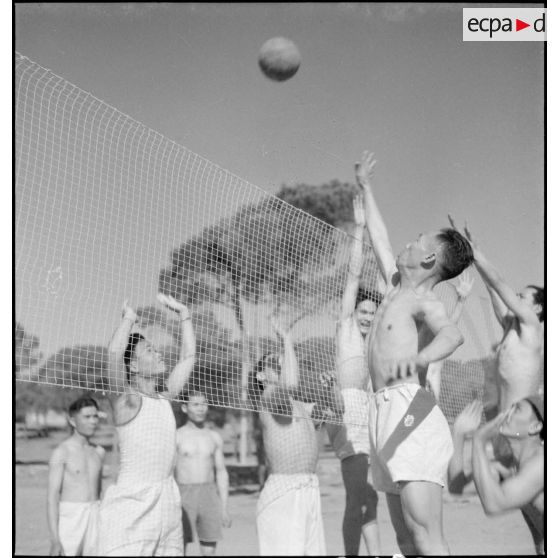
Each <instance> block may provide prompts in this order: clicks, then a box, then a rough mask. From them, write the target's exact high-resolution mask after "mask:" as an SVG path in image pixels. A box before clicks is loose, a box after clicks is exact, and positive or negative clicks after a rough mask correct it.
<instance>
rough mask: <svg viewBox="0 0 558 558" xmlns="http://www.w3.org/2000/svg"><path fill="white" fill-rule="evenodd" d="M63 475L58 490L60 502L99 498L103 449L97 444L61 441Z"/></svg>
mask: <svg viewBox="0 0 558 558" xmlns="http://www.w3.org/2000/svg"><path fill="white" fill-rule="evenodd" d="M60 449H62V450H63V451H62V452H61V455H63V460H64V476H63V478H62V488H61V491H60V501H61V502H92V501H95V500H98V499H99V496H100V487H101V475H102V467H103V456H104V450H103V449H102V448H101V447H99V446H94V445H93V444H90V443H86V444H81V443H79V442H76V441H75V440H74V438H69V439H68V440H66V441H64V442H62V444H61V446H60Z"/></svg>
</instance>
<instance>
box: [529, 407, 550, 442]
mask: <svg viewBox="0 0 558 558" xmlns="http://www.w3.org/2000/svg"><path fill="white" fill-rule="evenodd" d="M525 401H527V403H529V405H530V407H531V409H532V410H533V414H534V415H535V416H536V417H537V420H538V421H539V422H540V423H541V424H542V428H541V430H540V432H539V437H540V439H541V440H542V441H543V442H544V427H545V425H544V418H543V417H542V416H541V412H540V411H539V409H537V406H536V405H535V404H534V403H532V402H531V401H529V398H526V399H525Z"/></svg>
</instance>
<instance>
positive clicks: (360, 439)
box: [325, 196, 382, 556]
mask: <svg viewBox="0 0 558 558" xmlns="http://www.w3.org/2000/svg"><path fill="white" fill-rule="evenodd" d="M353 206H354V216H355V229H354V233H353V240H352V245H351V256H350V261H349V273H348V274H347V281H346V284H345V291H344V293H343V300H342V303H341V315H340V318H339V321H338V323H337V335H336V343H337V347H336V355H337V365H336V376H337V384H338V386H337V387H338V389H339V390H340V395H341V398H342V401H343V403H342V409H343V423H342V424H339V423H337V422H333V421H331V422H327V421H326V422H325V427H326V430H327V433H328V435H329V438H330V441H331V445H332V446H333V450H334V451H335V455H336V456H337V457H338V458H339V459H340V461H341V474H342V476H343V484H344V485H345V495H346V498H345V513H344V515H343V543H344V546H345V554H346V555H347V556H358V552H359V547H360V538H361V534H362V536H363V538H364V542H365V544H366V549H367V550H368V554H369V555H371V556H374V555H377V554H381V553H380V537H379V533H378V520H377V507H378V494H377V493H376V491H375V490H374V489H373V488H372V486H370V484H369V483H368V481H367V477H368V470H369V456H370V437H369V435H368V388H369V385H370V375H369V374H368V367H367V365H366V359H365V346H364V340H365V337H366V335H368V332H369V331H370V326H371V325H372V320H373V319H374V314H375V312H376V307H377V304H378V303H379V302H380V300H381V298H382V297H381V295H379V294H378V293H375V294H372V293H367V292H366V291H364V290H363V289H361V288H360V287H359V283H360V277H361V274H362V266H363V253H362V238H363V234H364V226H365V216H364V206H363V200H362V196H357V197H355V199H354V202H353Z"/></svg>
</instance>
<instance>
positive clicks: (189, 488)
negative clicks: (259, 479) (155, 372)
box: [174, 391, 231, 556]
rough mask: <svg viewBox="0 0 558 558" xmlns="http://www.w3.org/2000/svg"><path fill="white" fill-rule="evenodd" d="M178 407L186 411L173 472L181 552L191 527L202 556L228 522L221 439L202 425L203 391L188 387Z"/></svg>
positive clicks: (204, 410) (204, 411) (204, 413)
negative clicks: (179, 511) (181, 529)
mask: <svg viewBox="0 0 558 558" xmlns="http://www.w3.org/2000/svg"><path fill="white" fill-rule="evenodd" d="M182 411H183V412H184V413H186V414H187V415H188V422H187V423H186V424H185V425H184V426H182V427H181V428H179V429H178V431H177V433H176V445H177V461H176V467H175V472H174V475H175V478H176V482H177V483H178V487H179V489H180V495H181V497H182V507H183V510H184V514H183V516H182V519H183V527H184V556H186V547H187V545H188V543H189V542H192V541H193V532H194V528H195V529H196V530H197V534H198V539H199V541H200V550H201V554H202V556H214V555H215V549H216V548H217V541H218V540H220V539H221V538H222V535H221V525H223V526H225V527H230V525H231V521H230V519H229V513H228V511H227V501H228V497H229V474H228V473H227V468H226V467H225V458H224V456H223V439H222V438H221V436H219V434H217V432H215V431H214V430H211V429H210V428H208V427H207V425H206V422H205V421H206V419H207V411H208V406H207V399H206V398H205V395H204V394H203V393H201V392H200V391H190V392H189V393H188V400H187V401H186V403H185V404H183V405H182Z"/></svg>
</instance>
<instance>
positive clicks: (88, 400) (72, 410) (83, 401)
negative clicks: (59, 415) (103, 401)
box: [68, 395, 99, 417]
mask: <svg viewBox="0 0 558 558" xmlns="http://www.w3.org/2000/svg"><path fill="white" fill-rule="evenodd" d="M85 407H95V409H97V410H99V404H98V403H97V401H95V399H93V398H92V397H90V396H89V395H82V396H81V397H80V398H79V399H76V400H75V401H74V402H73V403H72V404H71V405H70V406H69V407H68V414H69V415H70V416H71V417H73V416H74V415H77V414H78V413H79V412H80V411H81V410H82V409H84V408H85Z"/></svg>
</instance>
